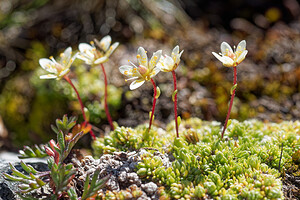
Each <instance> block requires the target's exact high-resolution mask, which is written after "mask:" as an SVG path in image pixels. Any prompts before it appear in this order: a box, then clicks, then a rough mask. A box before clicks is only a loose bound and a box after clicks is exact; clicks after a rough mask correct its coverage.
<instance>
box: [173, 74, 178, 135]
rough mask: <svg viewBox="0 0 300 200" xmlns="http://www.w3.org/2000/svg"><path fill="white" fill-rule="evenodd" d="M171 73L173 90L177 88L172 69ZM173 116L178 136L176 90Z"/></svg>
mask: <svg viewBox="0 0 300 200" xmlns="http://www.w3.org/2000/svg"><path fill="white" fill-rule="evenodd" d="M172 75H173V82H174V92H175V91H176V90H177V81H176V74H175V71H174V70H173V71H172ZM174 115H175V116H174V117H175V126H176V136H177V137H178V138H179V133H178V121H177V92H176V94H175V96H174Z"/></svg>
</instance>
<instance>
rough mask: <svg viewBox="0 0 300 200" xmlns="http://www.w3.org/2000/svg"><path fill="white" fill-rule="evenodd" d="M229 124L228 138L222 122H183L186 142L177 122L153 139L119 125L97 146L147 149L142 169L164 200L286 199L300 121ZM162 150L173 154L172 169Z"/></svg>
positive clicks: (98, 151)
mask: <svg viewBox="0 0 300 200" xmlns="http://www.w3.org/2000/svg"><path fill="white" fill-rule="evenodd" d="M229 124H230V125H229V126H228V129H227V131H226V132H225V136H224V139H223V140H220V124H219V123H216V122H205V121H201V120H200V119H197V118H192V119H189V120H186V121H182V123H181V129H180V132H181V134H180V135H181V137H180V138H175V126H174V122H173V123H170V124H169V125H168V126H167V130H166V131H165V130H162V129H161V128H156V127H153V129H152V130H151V131H150V136H149V137H147V138H145V134H144V133H145V131H146V126H138V127H136V128H135V129H132V128H125V127H118V128H116V130H115V131H114V132H111V134H110V135H109V136H106V137H104V138H98V139H97V140H95V141H94V143H93V148H94V151H95V154H96V155H97V156H101V155H102V154H108V153H112V152H115V151H132V150H139V149H140V148H145V149H146V150H147V151H148V154H146V155H143V157H142V162H139V163H138V165H137V168H136V171H137V173H138V174H139V176H140V177H142V178H143V180H144V181H145V182H147V181H153V182H154V183H156V184H158V185H159V186H160V190H159V191H160V196H161V199H198V198H204V197H207V198H214V199H283V192H282V182H281V177H280V174H281V172H284V171H286V170H289V168H290V166H292V165H293V166H294V167H295V166H297V165H295V163H294V162H293V159H294V160H297V159H299V156H298V158H297V159H296V158H295V157H296V156H297V153H295V152H296V151H297V150H299V148H300V141H299V130H300V122H299V121H296V122H282V123H279V124H276V123H263V122H260V121H256V120H251V121H245V122H238V121H236V120H232V121H230V123H229ZM146 136H148V135H146ZM174 138H175V139H174ZM281 145H283V151H282V158H281V159H280V155H281ZM147 147H148V148H147ZM157 151H159V152H161V153H164V154H167V155H168V156H169V159H170V161H171V166H169V167H166V163H164V162H163V160H162V159H161V158H160V157H159V156H156V155H155V152H157ZM279 166H280V169H279ZM107 199H112V198H111V197H107Z"/></svg>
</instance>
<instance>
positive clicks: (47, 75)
mask: <svg viewBox="0 0 300 200" xmlns="http://www.w3.org/2000/svg"><path fill="white" fill-rule="evenodd" d="M54 78H57V76H56V75H54V74H46V75H42V76H40V79H54Z"/></svg>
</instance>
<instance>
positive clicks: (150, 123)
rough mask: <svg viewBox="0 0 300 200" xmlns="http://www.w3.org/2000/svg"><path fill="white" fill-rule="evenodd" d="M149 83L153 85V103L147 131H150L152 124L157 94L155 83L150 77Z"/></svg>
mask: <svg viewBox="0 0 300 200" xmlns="http://www.w3.org/2000/svg"><path fill="white" fill-rule="evenodd" d="M151 83H152V85H153V89H154V95H153V105H152V113H151V117H150V122H149V129H148V131H150V129H151V125H152V120H153V115H154V110H155V104H156V99H157V98H156V95H157V91H156V85H155V82H154V80H153V79H152V78H151Z"/></svg>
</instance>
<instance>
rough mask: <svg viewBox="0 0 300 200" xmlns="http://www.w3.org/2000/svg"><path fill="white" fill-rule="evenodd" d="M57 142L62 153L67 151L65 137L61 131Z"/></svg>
mask: <svg viewBox="0 0 300 200" xmlns="http://www.w3.org/2000/svg"><path fill="white" fill-rule="evenodd" d="M57 141H58V144H59V147H60V149H61V151H63V150H64V149H65V136H64V133H63V132H62V131H59V133H58V134H57Z"/></svg>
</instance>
